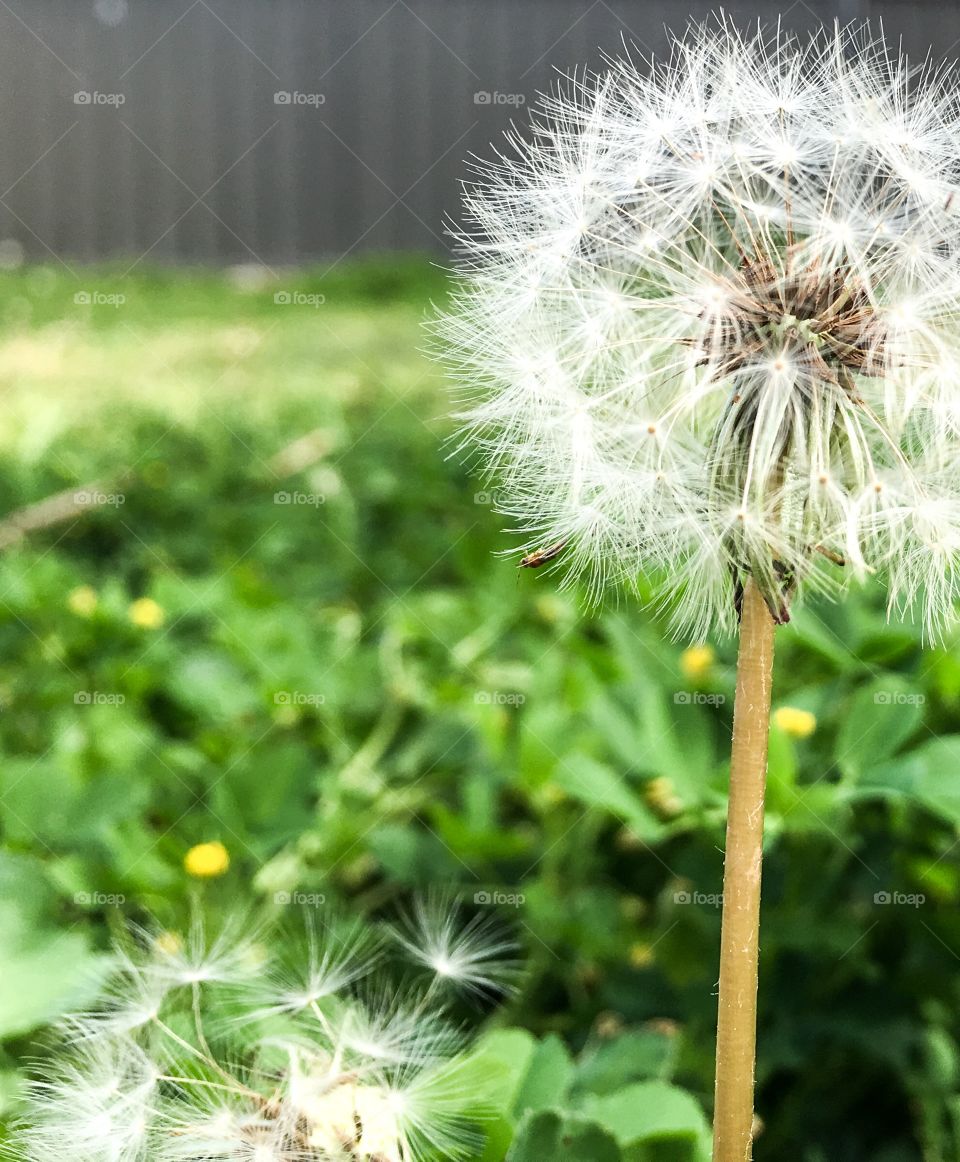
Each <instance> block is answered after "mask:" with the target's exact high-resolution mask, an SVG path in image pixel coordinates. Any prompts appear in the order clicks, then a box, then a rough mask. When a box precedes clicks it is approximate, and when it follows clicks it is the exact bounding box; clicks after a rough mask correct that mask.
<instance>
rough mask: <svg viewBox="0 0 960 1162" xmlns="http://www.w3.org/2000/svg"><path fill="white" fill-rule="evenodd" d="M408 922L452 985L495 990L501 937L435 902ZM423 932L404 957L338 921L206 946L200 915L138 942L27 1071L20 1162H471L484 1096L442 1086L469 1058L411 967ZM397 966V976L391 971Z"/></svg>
mask: <svg viewBox="0 0 960 1162" xmlns="http://www.w3.org/2000/svg"><path fill="white" fill-rule="evenodd" d="M415 914H418V915H421V916H422V917H424V918H427V917H429V920H430V924H431V925H432V927H431V929H430V930H431V931H432V932H434V933H436V932H438V931H442V932H443V933H444V934H445V935H444V936H443V938H442V940H441V943H439V944H438V943H436V941H434V943H429V938H428V944H429V948H430V950H431V951H430V952H429V953H428V957H429V958H431V959H441V958H442V957H443V956H444V955H449V957H450V964H451V968H455V969H456V972H455V977H456V980H457V983H459V984H464V985H465V984H467V983H469V985H470V986H471V987H477V988H478V987H480V985H481V983H482V984H483V987H484V988H491V989H492V988H493V987H494V986H493V982H494V979H495V977H496V975H497V969H496V967H495V960H496V958H497V957H498V956H500V955H501V954H502V953H503V952H504V951H505V949H506V947H507V942H506V941H505V940H504V939H503V938H502V937H498V939H497V941H496V942H495V941H494V940H493V938H492V931H493V930H492V929H491V928H489V926H486V925H485V926H483V930H481V927H480V926H477V925H473V926H471V925H470V924H469V923H467V924H462V923H461V922H460V921H459V919H457V918H456V917H455V916H453V915H452V914H450V915H448V917H447V919H446V920H445V918H444V916H443V914H442V913H441V911H440V905H439V900H433V901H431V903H430V905H429V906H426V905H425V906H424V908H423V909H421V910H420V911H419V912H417V911H416V910H415ZM447 921H448V922H447ZM418 931H419V930H417V929H409V930H408V931H407V939H406V942H405V941H404V940H398V939H397V938H396V934H395V933H394V932H393V930H392V929H389V928H385V927H384V926H383V925H382V924H381V925H371V924H364V923H361V922H357V921H354V922H345V921H344V920H342V919H341V918H339V917H337V916H335V915H333V914H331V915H327V916H325V917H323V918H321V917H320V916H311V917H310V919H309V920H306V921H305V926H304V929H303V932H302V933H299V934H293V933H289V932H287V933H285V936H286V939H283V940H279V941H273V942H269V941H265V940H264V939H263V934H264V933H263V928H262V926H258V925H255V924H251V923H250V922H249V919H246V920H245V919H243V918H237V919H236V920H235V921H233V922H228V923H226V924H223V925H221V926H220V927H219V928H218V929H216V930H215V931H214V932H212V933H211V932H210V931H208V930H207V929H206V927H205V926H204V925H203V923H202V922H201V920H200V918H199V917H197V918H196V919H195V921H194V923H193V924H192V926H191V927H190V929H189V931H188V933H187V934H186V936H185V937H184V938H183V939H177V940H168V939H157V938H156V936H155V935H153V934H151V933H149V932H144V931H142V930H139V929H134V930H132V932H131V934H130V938H129V939H128V940H126V941H125V942H123V944H122V946H121V947H120V948H118V949H117V951H116V953H115V961H114V973H113V976H112V977H111V978H110V979H109V980H108V981H107V982H106V984H105V985H104V986H103V990H102V993H101V996H100V1000H99V1003H98V1004H97V1005H96V1006H95V1007H94V1008H93V1009H92V1010H91V1011H89V1012H85V1013H81V1014H79V1015H76V1016H73V1017H70V1018H68V1019H67V1020H66V1021H65V1022H64V1023H63V1026H62V1028H61V1030H60V1033H61V1034H62V1035H61V1036H60V1037H59V1038H58V1041H57V1044H56V1046H55V1047H54V1048H53V1052H52V1053H51V1054H49V1055H48V1056H47V1057H45V1058H44V1059H43V1060H42V1061H41V1062H40V1063H38V1068H37V1076H36V1078H35V1079H34V1080H33V1081H32V1082H31V1084H30V1085H29V1087H28V1090H27V1095H26V1102H25V1106H24V1109H23V1111H22V1115H21V1118H20V1121H19V1124H18V1126H17V1127H16V1129H15V1147H16V1149H17V1150H18V1153H17V1154H16V1157H18V1158H21V1157H22V1158H24V1159H25V1160H29V1162H89V1160H90V1159H98V1160H101V1162H146V1160H147V1159H149V1160H150V1162H196V1160H197V1159H199V1158H203V1159H206V1160H208V1162H308V1160H310V1159H318V1158H329V1159H331V1160H332V1159H335V1158H343V1159H346V1158H349V1159H351V1160H353V1162H426V1160H427V1159H432V1158H438V1157H443V1158H449V1159H451V1160H457V1159H465V1158H467V1157H474V1156H476V1149H475V1148H476V1147H477V1146H478V1145H482V1139H481V1138H478V1136H477V1134H476V1132H475V1131H474V1129H473V1128H472V1127H473V1126H474V1124H475V1123H476V1122H477V1119H478V1118H482V1117H483V1116H484V1110H483V1109H482V1108H481V1104H480V1103H481V1101H482V1098H481V1095H479V1094H478V1093H477V1088H476V1083H475V1080H474V1083H473V1084H472V1085H470V1086H465V1085H457V1084H455V1081H454V1080H453V1079H455V1078H456V1076H457V1075H458V1073H459V1070H460V1069H461V1066H462V1063H463V1062H464V1061H466V1060H469V1057H468V1055H467V1054H466V1052H465V1051H467V1050H468V1048H469V1038H468V1036H467V1034H466V1033H465V1031H464V1029H463V1028H462V1027H461V1026H460V1025H459V1024H457V1023H456V1022H454V1021H453V1020H452V1019H451V1017H450V1015H449V1014H448V1011H447V1007H446V1003H445V1001H444V1000H443V998H442V997H441V996H440V995H439V993H438V991H437V990H436V989H435V988H434V982H433V980H431V981H429V982H428V983H427V984H425V985H421V986H419V987H418V985H417V984H416V982H414V981H413V980H412V979H411V973H410V962H411V961H412V962H413V963H414V966H415V967H416V968H419V969H422V968H423V958H422V957H419V956H415V955H414V954H413V952H414V949H415V948H419V947H420V941H419V939H418V940H414V936H415V935H416V934H417V932H418ZM439 948H443V949H446V953H444V952H443V951H437V949H439ZM388 950H392V957H388V956H387V951H388ZM398 956H399V957H400V958H401V960H402V961H403V962H404V967H403V968H402V969H401V970H400V971H399V972H398V971H397V969H396V968H394V966H393V965H390V964H389V963H388V961H390V960H391V959H392V960H393V961H396V960H397V958H398ZM481 966H483V967H481ZM388 969H393V971H388ZM381 972H382V975H381ZM417 975H418V977H419V975H420V974H417ZM211 986H212V987H211Z"/></svg>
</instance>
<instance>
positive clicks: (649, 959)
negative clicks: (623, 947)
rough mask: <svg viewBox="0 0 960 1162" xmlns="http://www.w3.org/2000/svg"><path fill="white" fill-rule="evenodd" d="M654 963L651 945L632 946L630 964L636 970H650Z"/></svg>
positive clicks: (638, 944) (639, 944)
mask: <svg viewBox="0 0 960 1162" xmlns="http://www.w3.org/2000/svg"><path fill="white" fill-rule="evenodd" d="M653 961H654V955H653V949H652V948H651V947H650V945H649V944H642V943H637V944H632V945H631V946H630V963H631V965H632V966H633V967H634V968H649V967H650V965H651V964H653Z"/></svg>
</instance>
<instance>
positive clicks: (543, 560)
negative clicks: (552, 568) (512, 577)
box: [517, 540, 567, 569]
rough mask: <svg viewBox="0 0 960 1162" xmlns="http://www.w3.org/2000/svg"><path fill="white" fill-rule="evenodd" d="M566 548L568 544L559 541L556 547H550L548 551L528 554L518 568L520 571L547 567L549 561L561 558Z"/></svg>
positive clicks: (537, 550)
mask: <svg viewBox="0 0 960 1162" xmlns="http://www.w3.org/2000/svg"><path fill="white" fill-rule="evenodd" d="M566 547H567V542H566V541H565V540H564V541H557V543H556V544H555V545H550V547H549V548H546V549H534V551H533V552H532V553H527V555H526V556H525V557H522V558H521V560H520V564H519V565H518V566H517V567H518V568H519V569H539V568H540V567H541V565H546V564H547V562H548V561H552V560H554V558H556V557H559V556H560V554H561V553H562V552H563V550H564V549H565V548H566Z"/></svg>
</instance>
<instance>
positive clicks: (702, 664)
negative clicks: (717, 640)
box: [680, 646, 717, 680]
mask: <svg viewBox="0 0 960 1162" xmlns="http://www.w3.org/2000/svg"><path fill="white" fill-rule="evenodd" d="M716 660H717V655H716V654H715V653H714V652H713V648H712V647H711V646H690V648H689V649H686V650H684V651H683V653H682V654H681V655H680V670H681V672H682V673H683V676H684V677H685V678H690V679H692V680H696V679H698V678H703V677H706V675H707V674H708V673H709V671H710V668H711V666H712V665H713V663H714V662H715V661H716Z"/></svg>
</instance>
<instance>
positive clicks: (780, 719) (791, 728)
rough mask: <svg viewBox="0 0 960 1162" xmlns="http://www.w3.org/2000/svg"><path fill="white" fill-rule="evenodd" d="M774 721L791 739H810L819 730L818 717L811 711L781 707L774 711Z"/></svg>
mask: <svg viewBox="0 0 960 1162" xmlns="http://www.w3.org/2000/svg"><path fill="white" fill-rule="evenodd" d="M773 721H774V723H775V724H776V725H777V727H778V728H779V729H780V730H782V731H783V733H784V734H789V735H790V737H791V738H809V737H810V735H811V734H813V732H814V731H815V730H816V729H817V717H816V715H815V714H812V713H811V712H810V711H809V710H800V709H799V708H798V707H796V706H781V707H780V708H779V709H778V710H774V712H773Z"/></svg>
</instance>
